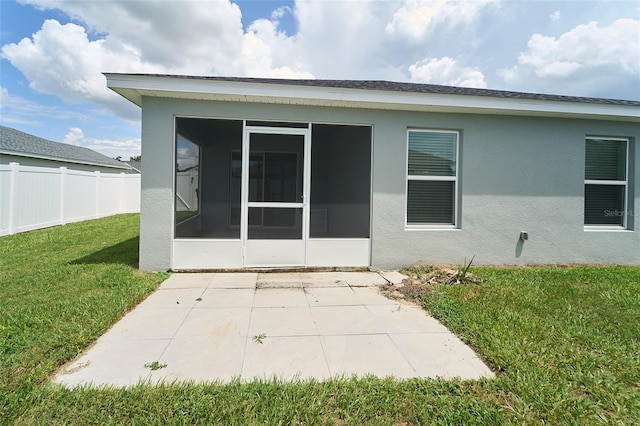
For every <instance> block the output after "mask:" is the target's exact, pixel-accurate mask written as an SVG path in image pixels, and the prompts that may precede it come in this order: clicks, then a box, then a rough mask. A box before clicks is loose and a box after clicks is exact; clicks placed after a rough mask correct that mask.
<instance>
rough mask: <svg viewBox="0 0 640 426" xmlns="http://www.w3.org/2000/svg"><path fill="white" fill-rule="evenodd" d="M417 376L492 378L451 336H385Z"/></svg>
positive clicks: (477, 359) (411, 334)
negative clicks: (388, 337)
mask: <svg viewBox="0 0 640 426" xmlns="http://www.w3.org/2000/svg"><path fill="white" fill-rule="evenodd" d="M389 336H390V338H391V340H393V342H394V343H395V345H396V346H397V347H398V349H399V350H400V351H401V352H402V353H403V355H404V357H405V358H406V359H407V360H408V361H409V363H410V364H411V366H412V367H413V369H414V370H415V372H416V373H417V375H418V376H420V377H442V378H445V379H450V378H454V377H464V378H469V379H480V378H482V377H492V376H493V373H492V372H491V370H490V369H489V368H488V367H487V366H486V365H485V364H484V363H483V362H482V360H480V359H479V358H478V356H477V355H476V354H475V353H474V352H473V350H471V348H469V347H468V346H467V345H465V344H464V343H463V342H462V341H461V340H460V339H458V338H457V337H456V336H454V335H452V334H451V333H402V334H389Z"/></svg>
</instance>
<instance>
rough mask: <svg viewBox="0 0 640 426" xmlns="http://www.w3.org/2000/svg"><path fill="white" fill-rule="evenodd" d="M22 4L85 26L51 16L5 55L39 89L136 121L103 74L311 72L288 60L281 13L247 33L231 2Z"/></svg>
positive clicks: (134, 110)
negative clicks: (58, 12) (279, 21)
mask: <svg viewBox="0 0 640 426" xmlns="http://www.w3.org/2000/svg"><path fill="white" fill-rule="evenodd" d="M25 2H27V3H30V4H33V5H36V6H37V7H39V8H41V9H54V8H57V9H60V10H62V11H64V12H65V13H66V14H68V15H69V16H71V17H73V18H74V19H76V20H77V22H79V23H80V24H82V25H84V26H82V25H79V24H76V23H68V24H64V25H63V24H61V23H60V22H58V21H56V20H47V21H45V22H44V23H43V25H42V28H41V29H40V30H39V31H38V32H36V33H35V34H33V35H32V37H31V38H25V39H23V40H21V41H20V42H18V43H11V44H6V45H4V46H3V47H2V50H1V55H2V57H3V58H5V59H7V60H9V61H10V62H11V64H12V65H13V66H15V67H16V68H18V69H19V70H20V71H21V72H22V73H23V74H24V75H25V77H26V78H27V79H28V80H29V82H30V83H29V84H30V86H31V87H32V88H33V89H34V90H36V91H38V92H40V93H47V94H53V95H56V96H58V97H60V98H61V99H63V100H65V101H66V102H70V103H84V102H93V103H95V104H97V105H100V106H101V107H102V108H104V109H106V110H109V111H112V112H114V113H115V114H116V115H118V116H120V117H123V118H126V119H129V120H134V121H135V120H139V116H140V113H139V108H138V107H136V106H134V105H132V104H130V103H129V102H127V101H126V100H124V99H122V98H121V97H120V96H118V95H116V94H115V93H113V92H112V91H110V90H109V89H108V88H107V87H106V81H105V78H104V76H103V75H102V73H103V72H124V73H170V74H189V75H234V76H249V75H250V76H260V77H266V76H268V77H286V78H312V77H313V75H312V74H311V73H309V72H307V71H306V70H304V69H301V68H300V67H298V66H296V65H293V66H292V65H290V64H289V63H288V61H287V60H286V59H287V57H288V55H290V54H291V49H290V48H292V46H293V44H292V42H291V41H289V40H288V38H287V37H286V35H285V34H284V33H281V32H279V31H277V28H276V27H277V18H278V16H280V15H279V13H275V15H274V21H273V22H271V21H266V20H265V21H264V22H258V21H257V22H256V23H254V24H253V25H252V26H251V27H250V28H249V29H248V31H247V33H246V34H245V33H244V32H243V30H242V24H241V19H240V18H241V14H240V9H239V8H238V6H237V5H236V4H233V3H230V2H229V1H214V2H199V1H167V2H147V1H126V0H121V1H91V2H77V1H67V0H51V1H50V0H47V1H45V0H25ZM85 27H86V28H85ZM274 47H275V48H284V50H282V49H274Z"/></svg>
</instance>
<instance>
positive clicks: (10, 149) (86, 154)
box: [0, 126, 129, 169]
mask: <svg viewBox="0 0 640 426" xmlns="http://www.w3.org/2000/svg"><path fill="white" fill-rule="evenodd" d="M0 152H6V153H15V154H17V155H23V156H27V157H46V158H54V159H57V160H61V161H70V162H73V163H81V164H92V165H100V166H106V167H117V168H122V169H128V168H129V166H127V165H126V164H124V163H122V162H120V161H118V160H114V159H113V158H109V157H107V156H106V155H102V154H100V153H98V152H95V151H93V150H91V149H89V148H84V147H81V146H75V145H69V144H66V143H61V142H53V141H50V140H47V139H43V138H39V137H37V136H33V135H30V134H28V133H24V132H21V131H19V130H16V129H12V128H10V127H5V126H0Z"/></svg>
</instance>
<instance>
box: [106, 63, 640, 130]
mask: <svg viewBox="0 0 640 426" xmlns="http://www.w3.org/2000/svg"><path fill="white" fill-rule="evenodd" d="M105 75H106V77H107V86H108V87H109V88H110V89H112V90H114V91H115V92H117V93H119V94H120V95H121V96H123V97H125V98H126V99H128V100H130V101H131V102H133V103H135V104H136V105H138V106H142V98H143V97H145V96H149V97H167V98H177V99H200V100H215V101H235V102H257V103H272V104H295V105H309V106H336V107H351V108H371V109H387V110H405V111H434V112H457V113H467V114H473V113H476V114H499V115H521V116H522V115H524V116H547V117H572V118H590V119H601V120H621V121H635V122H640V107H636V106H632V105H615V104H597V103H586V102H571V101H558V100H545V99H523V98H500V97H491V96H471V95H450V94H436V93H416V92H398V91H385V90H367V89H350V88H334V87H321V86H298V85H288V84H279V83H278V84H272V83H260V82H255V83H253V82H251V83H248V82H238V81H225V80H210V79H198V78H181V77H172V76H153V75H128V74H105Z"/></svg>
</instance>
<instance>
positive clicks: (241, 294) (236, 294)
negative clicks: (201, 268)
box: [195, 288, 256, 308]
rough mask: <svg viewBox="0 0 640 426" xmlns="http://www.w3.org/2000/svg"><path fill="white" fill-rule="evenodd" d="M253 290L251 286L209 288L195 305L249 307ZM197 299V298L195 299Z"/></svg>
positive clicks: (253, 294)
mask: <svg viewBox="0 0 640 426" xmlns="http://www.w3.org/2000/svg"><path fill="white" fill-rule="evenodd" d="M255 293H256V292H255V290H254V289H252V288H209V289H206V290H205V291H204V292H203V293H202V295H201V296H200V299H202V300H199V301H198V302H197V303H196V304H195V306H196V307H198V308H238V307H244V308H250V307H251V306H253V298H254V296H255ZM196 300H197V299H196Z"/></svg>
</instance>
